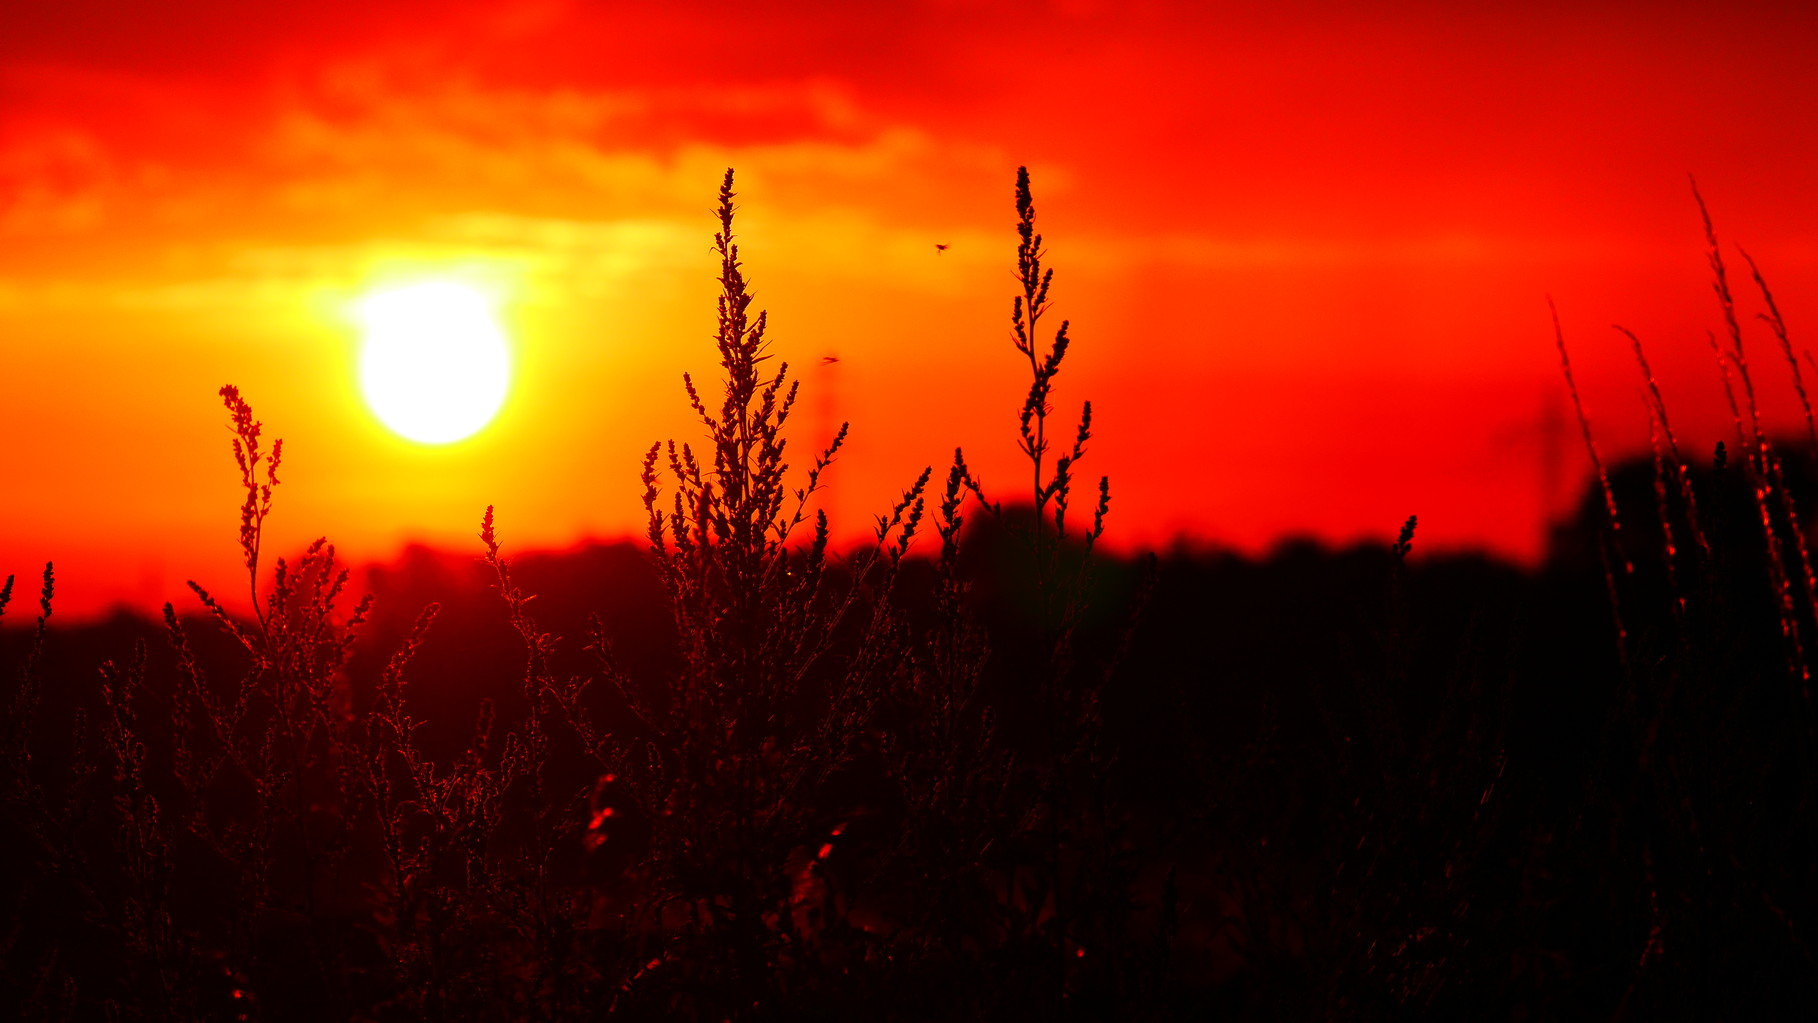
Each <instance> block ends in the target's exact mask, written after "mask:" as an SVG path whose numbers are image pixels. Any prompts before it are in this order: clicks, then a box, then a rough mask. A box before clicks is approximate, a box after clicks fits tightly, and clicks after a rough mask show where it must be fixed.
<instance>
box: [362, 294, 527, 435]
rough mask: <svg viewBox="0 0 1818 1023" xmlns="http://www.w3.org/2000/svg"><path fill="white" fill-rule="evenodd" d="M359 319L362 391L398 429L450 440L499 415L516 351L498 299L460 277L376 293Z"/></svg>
mask: <svg viewBox="0 0 1818 1023" xmlns="http://www.w3.org/2000/svg"><path fill="white" fill-rule="evenodd" d="M354 316H355V319H356V320H357V321H358V322H359V324H360V328H361V336H362V340H361V347H360V393H361V394H362V395H363V396H364V397H365V399H366V405H367V407H368V408H370V409H372V412H373V414H374V415H375V416H377V417H378V418H379V421H380V422H382V423H384V424H385V425H386V426H387V427H389V428H390V429H391V430H392V432H394V433H396V434H398V435H399V436H401V437H405V438H407V439H409V440H414V441H417V442H418V443H421V444H448V443H452V442H454V441H457V440H462V439H464V438H467V437H471V436H473V435H474V434H475V433H477V432H479V430H480V429H481V428H482V427H484V426H485V425H486V424H487V423H489V422H491V421H492V418H493V416H495V415H497V414H498V411H499V406H500V405H502V404H504V402H505V392H506V389H507V387H508V385H509V384H510V380H511V356H510V352H509V347H508V345H507V344H506V339H505V328H504V327H503V326H502V325H501V324H500V323H499V317H498V312H497V309H496V308H495V303H494V301H493V299H492V298H491V296H489V295H487V294H486V293H485V292H483V291H481V290H480V289H478V288H475V287H473V286H471V285H467V284H461V283H457V282H454V281H422V282H417V283H413V284H403V285H396V286H391V287H385V288H380V289H376V290H374V291H371V292H368V293H367V295H366V296H365V297H364V298H362V299H361V300H360V301H359V302H358V303H357V304H356V305H355V307H354Z"/></svg>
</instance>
